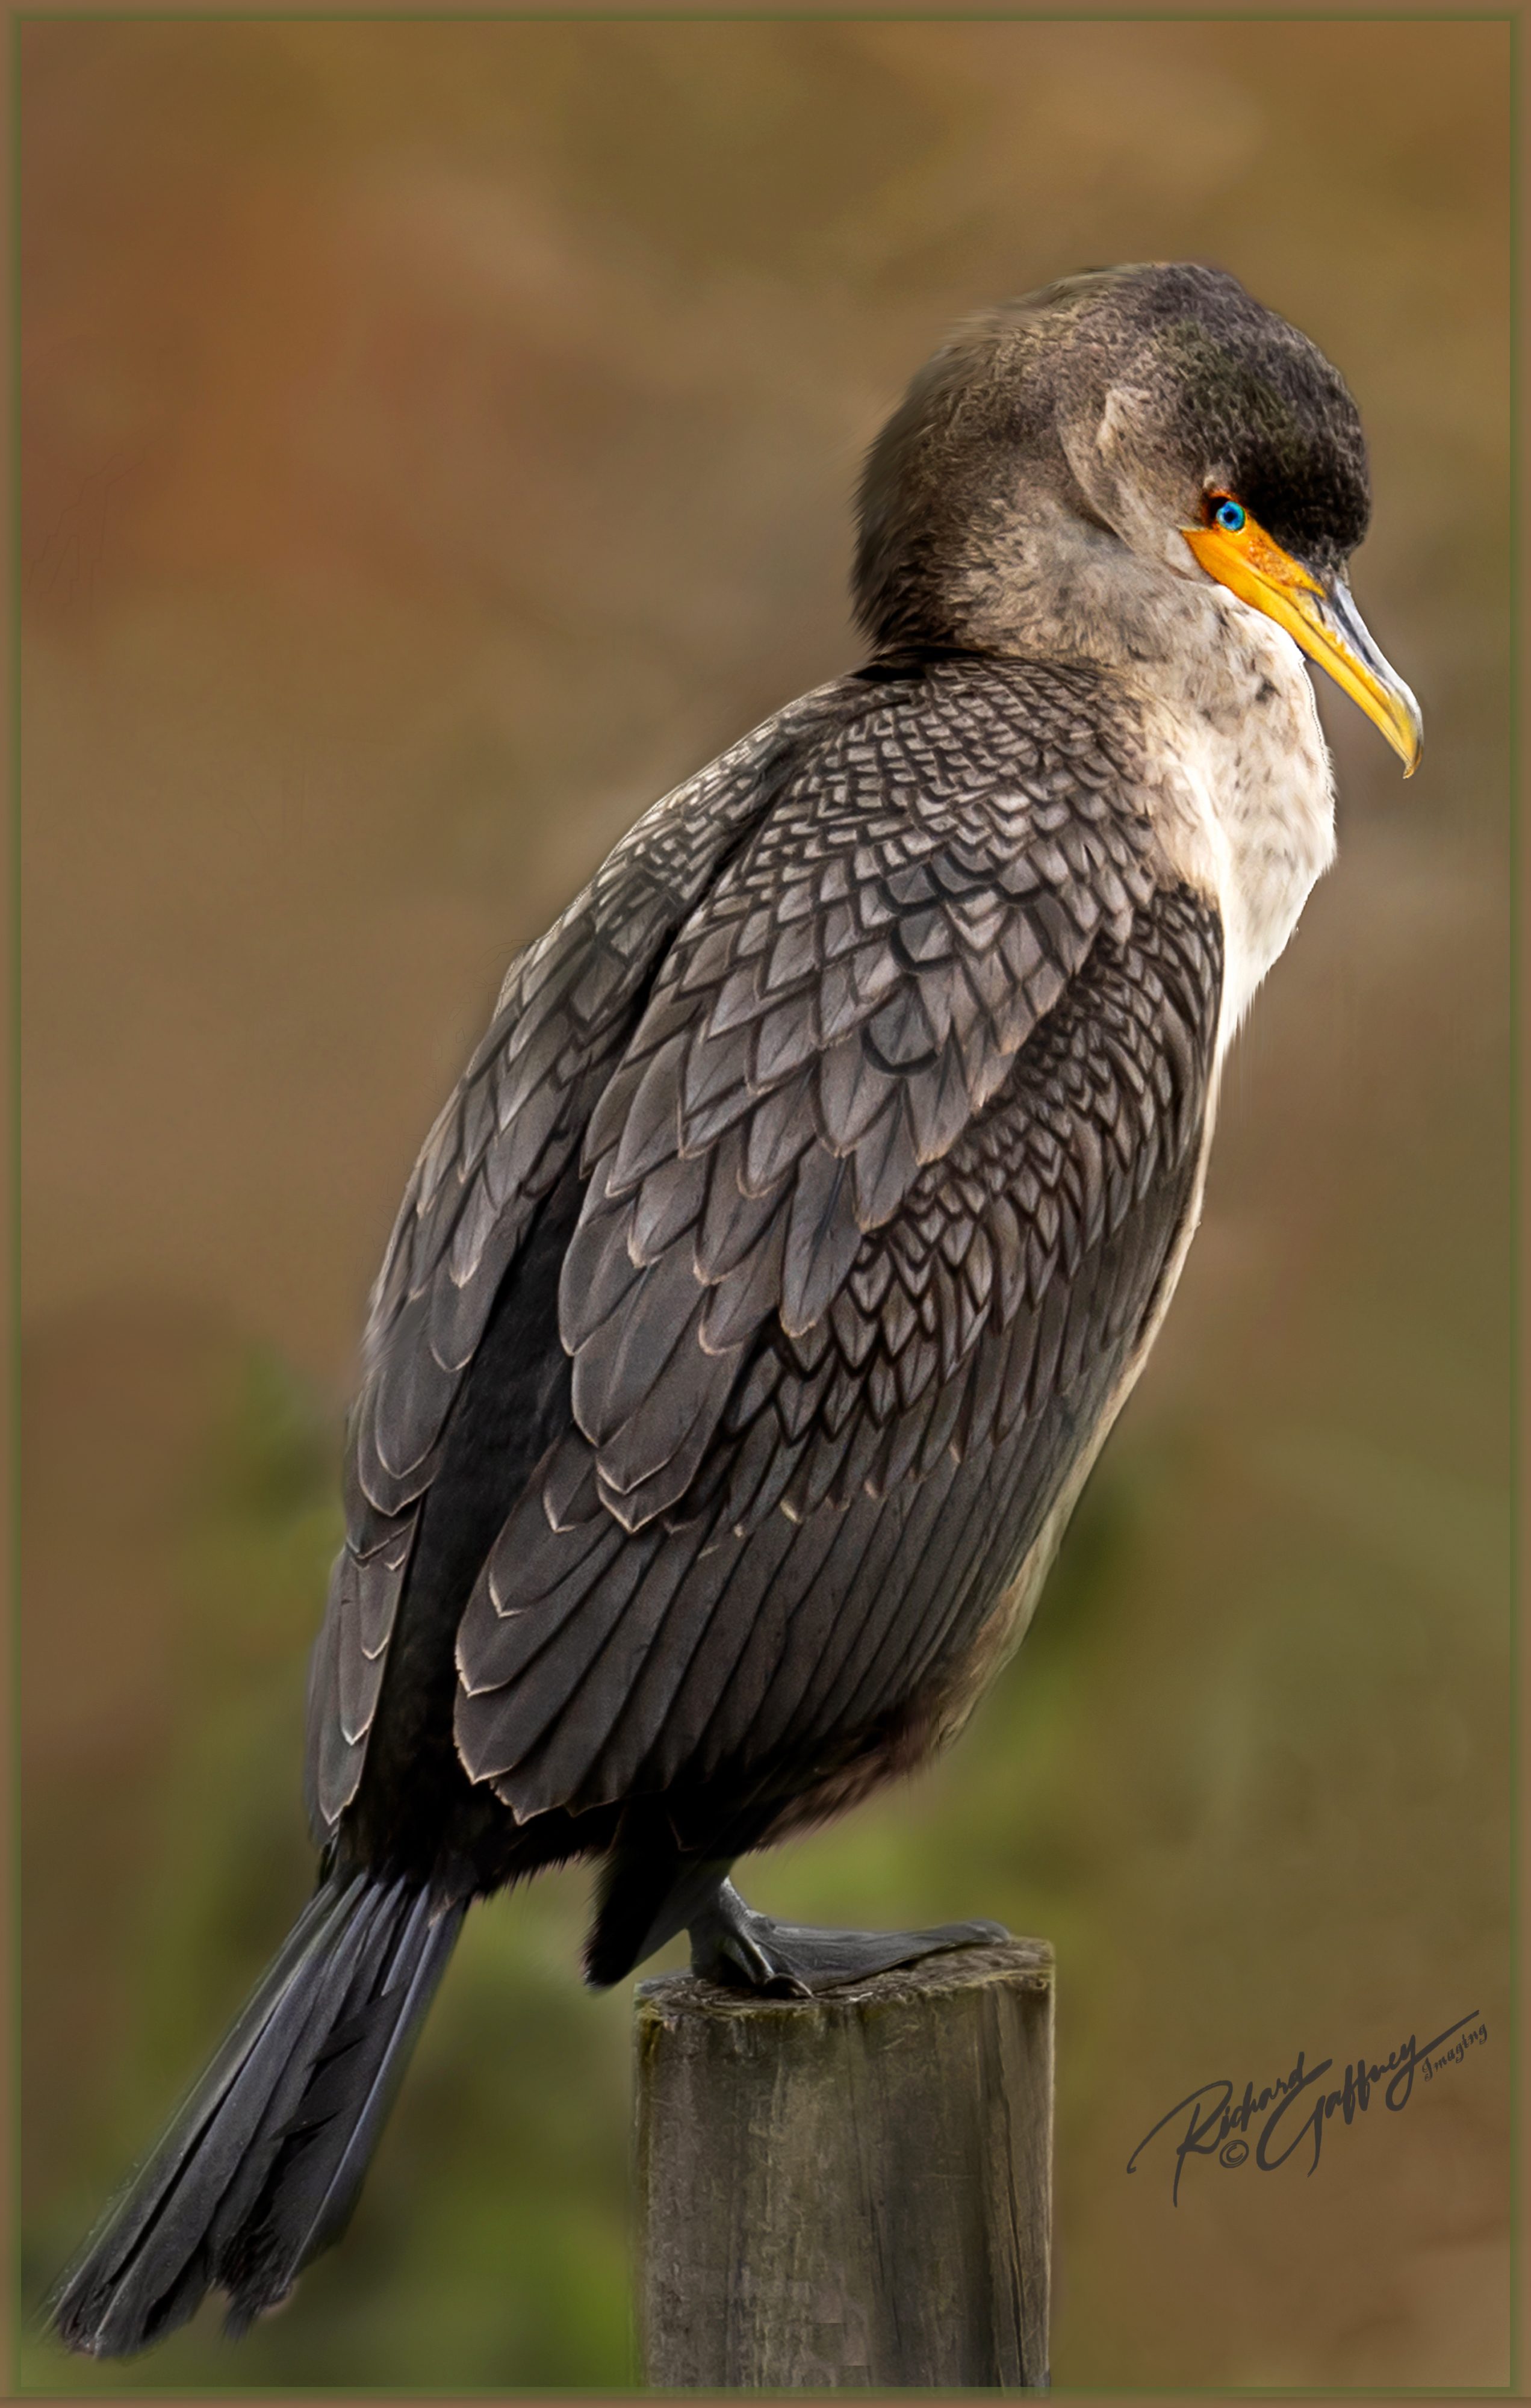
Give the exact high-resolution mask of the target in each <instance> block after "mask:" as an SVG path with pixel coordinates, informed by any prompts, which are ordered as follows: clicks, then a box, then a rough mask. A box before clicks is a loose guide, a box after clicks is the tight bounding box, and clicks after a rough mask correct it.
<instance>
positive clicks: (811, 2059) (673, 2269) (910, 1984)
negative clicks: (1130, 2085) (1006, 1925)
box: [637, 1940, 1052, 2390]
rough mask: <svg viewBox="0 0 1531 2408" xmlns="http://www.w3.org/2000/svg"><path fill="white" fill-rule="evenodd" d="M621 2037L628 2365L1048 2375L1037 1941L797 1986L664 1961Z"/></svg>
mask: <svg viewBox="0 0 1531 2408" xmlns="http://www.w3.org/2000/svg"><path fill="white" fill-rule="evenodd" d="M1051 2217H1052V1949H1051V1948H1050V1947H1049V1946H1048V1945H1047V1943H1046V1942H1045V1941H1038V1940H1013V1941H1007V1942H1002V1943H996V1944H994V1945H993V1946H987V1947H975V1948H960V1949H953V1950H952V1952H951V1954H950V1955H948V1956H944V1957H926V1958H925V1960H924V1961H923V1963H922V1964H918V1965H911V1966H907V1967H903V1968H901V1969H900V1970H899V1971H896V1972H893V1973H881V1974H879V1975H878V1976H877V1977H876V1979H875V1980H872V1981H868V1982H858V1983H855V1984H851V1985H847V1986H846V1987H845V1988H844V1989H839V1990H831V1991H828V1992H826V1993H825V1994H824V1995H823V1997H821V1998H816V1999H807V2000H794V1999H757V1998H751V1997H747V1996H745V1995H743V1994H742V1993H739V1992H737V1991H732V1990H723V1989H719V1988H716V1987H715V1986H714V1985H712V1984H711V1983H710V1982H699V1981H696V1980H694V1978H693V1977H692V1976H690V1975H689V1974H671V1975H668V1976H665V1977H663V1978H661V1979H660V1980H658V1981H651V1982H645V1983H643V1984H641V1985H640V1986H639V1989H638V1993H637V2295H638V2328H639V2346H640V2350H641V2353H642V2363H643V2370H644V2379H645V2381H646V2382H648V2383H650V2384H651V2385H654V2386H658V2387H659V2388H661V2389H666V2388H667V2389H681V2388H685V2389H692V2388H702V2389H751V2390H753V2389H780V2390H824V2389H829V2388H832V2387H836V2386H842V2385H861V2386H870V2387H874V2388H876V2387H881V2386H908V2385H924V2386H938V2387H942V2388H947V2387H956V2386H972V2385H995V2384H1004V2385H1006V2386H1015V2385H1028V2384H1030V2385H1044V2384H1045V2383H1046V2381H1047V2364H1048V2357H1047V2329H1048V2253H1049V2242H1050V2230H1051Z"/></svg>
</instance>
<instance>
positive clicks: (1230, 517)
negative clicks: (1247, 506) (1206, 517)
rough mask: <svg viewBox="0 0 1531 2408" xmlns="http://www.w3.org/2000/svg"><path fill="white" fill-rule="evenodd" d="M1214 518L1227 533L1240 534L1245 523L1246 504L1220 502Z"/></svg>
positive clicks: (1213, 514)
mask: <svg viewBox="0 0 1531 2408" xmlns="http://www.w3.org/2000/svg"><path fill="white" fill-rule="evenodd" d="M1212 518H1213V523H1214V524H1215V525H1217V526H1220V527H1221V528H1222V529H1223V533H1224V534H1225V535H1239V534H1241V533H1242V531H1243V525H1244V506H1243V504H1242V502H1219V504H1218V506H1217V509H1215V510H1214V511H1213V513H1212Z"/></svg>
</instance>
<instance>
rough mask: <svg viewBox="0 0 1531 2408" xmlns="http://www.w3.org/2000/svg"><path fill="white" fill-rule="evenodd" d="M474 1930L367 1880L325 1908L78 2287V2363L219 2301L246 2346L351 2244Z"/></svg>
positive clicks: (408, 1893)
mask: <svg viewBox="0 0 1531 2408" xmlns="http://www.w3.org/2000/svg"><path fill="white" fill-rule="evenodd" d="M463 1914H464V1909H463V1906H462V1905H461V1903H452V1904H448V1903H445V1902H443V1901H442V1900H440V1899H433V1898H432V1896H431V1894H430V1893H429V1892H428V1891H426V1890H424V1889H422V1888H420V1887H419V1886H418V1885H415V1884H412V1883H408V1882H402V1881H400V1882H391V1883H387V1882H379V1881H376V1880H374V1879H372V1878H371V1877H370V1876H368V1875H366V1874H362V1873H356V1874H352V1875H351V1876H349V1877H336V1878H333V1879H332V1880H330V1881H329V1882H327V1883H326V1884H325V1885H324V1886H323V1887H322V1889H320V1890H319V1891H318V1892H317V1893H316V1895H315V1896H314V1897H313V1898H312V1899H310V1901H309V1903H308V1907H307V1908H306V1909H305V1911H304V1913H303V1914H301V1915H300V1916H299V1917H298V1920H297V1922H296V1923H295V1924H294V1925H293V1929H292V1930H291V1931H290V1932H289V1934H288V1936H287V1939H286V1941H285V1942H284V1944H283V1946H282V1948H281V1950H280V1953H279V1955H278V1957H277V1958H276V1960H275V1962H274V1963H273V1964H272V1965H271V1966H270V1967H268V1969H267V1971H266V1972H265V1975H264V1976H263V1978H262V1980H261V1982H260V1984H259V1985H258V1986H257V1988H256V1989H255V1991H254V1994H253V1995H252V1997H251V1998H250V2001H249V2003H248V2004H247V2006H246V2007H245V2009H244V2012H243V2014H241V2015H240V2016H239V2018H238V2020H237V2022H236V2024H235V2026H234V2028H233V2030H232V2031H231V2032H230V2033H229V2036H228V2038H227V2040H226V2041H225V2042H224V2043H223V2045H222V2048H221V2049H220V2051H219V2053H218V2055H217V2057H215V2058H214V2059H213V2062H212V2064H211V2065H210V2066H209V2067H208V2069H207V2072H206V2073H205V2074H204V2075H203V2077H202V2080H201V2081H200V2082H199V2083H198V2084H197V2085H196V2088H195V2089H194V2090H193V2093H192V2095H191V2097H190V2098H189V2099H188V2100H187V2101H186V2103H185V2105H184V2106H183V2107H182V2108H181V2110H180V2113H179V2114H178V2115H177V2116H176V2118H175V2120H174V2122H173V2123H172V2124H171V2126H170V2128H169V2130H168V2131H167V2132H166V2134H165V2138H164V2140H163V2141H162V2142H161V2143H160V2145H159V2147H158V2149H157V2150H156V2151H155V2153H154V2155H153V2157H150V2160H149V2163H148V2164H147V2165H146V2166H145V2167H144V2168H143V2170H142V2171H141V2172H140V2173H139V2174H138V2175H137V2176H136V2179H135V2180H134V2181H133V2182H132V2183H131V2184H130V2185H129V2186H128V2187H127V2189H126V2190H125V2191H124V2192H123V2193H122V2196H121V2197H120V2198H119V2199H118V2200H115V2201H114V2202H113V2204H112V2206H111V2207H110V2208H109V2209H108V2211H107V2214H106V2216H105V2217H104V2219H103V2220H102V2222H101V2224H100V2225H99V2226H98V2227H97V2229H96V2230H95V2231H94V2232H93V2234H92V2236H91V2238H90V2240H89V2241H88V2242H87V2243H86V2245H85V2248H84V2249H83V2251H82V2252H81V2254H80V2256H79V2258H78V2259H77V2260H76V2262H75V2264H74V2265H73V2266H72V2267H71V2268H70V2269H69V2271H68V2272H67V2273H66V2274H65V2275H64V2279H63V2281H62V2282H61V2284H60V2286H59V2287H58V2290H57V2291H56V2293H55V2295H54V2297H53V2300H52V2301H51V2303H50V2313H51V2315H52V2320H53V2322H54V2324H55V2325H56V2327H57V2329H58V2332H59V2335H60V2338H61V2339H62V2340H63V2341H64V2342H65V2343H67V2344H68V2345H69V2347H70V2348H71V2349H82V2350H87V2351H89V2352H90V2353H91V2355H92V2356H93V2357H98V2358H122V2357H127V2356H129V2355H131V2353H132V2352H133V2351H135V2350H139V2349H144V2348H147V2347H148V2345H149V2344H150V2343H151V2342H156V2341H160V2340H162V2339H163V2338H164V2336H165V2334H166V2333H168V2332H172V2331H173V2330H174V2329H175V2328H176V2326H177V2325H179V2324H183V2323H184V2322H185V2320H186V2318H187V2317H188V2316H190V2315H193V2313H194V2312H195V2310H196V2308H197V2306H198V2304H199V2302H200V2301H201V2300H202V2299H203V2297H204V2295H205V2294H206V2293H207V2291H208V2290H209V2289H212V2288H214V2287H218V2288H221V2289H223V2290H226V2291H227V2292H228V2293H229V2294H230V2310H229V2329H230V2330H231V2331H234V2332H243V2331H244V2329H246V2327H247V2326H248V2325H249V2324H250V2320H251V2318H252V2317H254V2316H256V2315H259V2314H260V2312H261V2311H262V2309H263V2308H268V2307H274V2306H275V2305H276V2303H277V2301H278V2300H280V2299H282V2298H283V2297H284V2296H285V2294H286V2293H287V2292H288V2291H289V2290H290V2289H291V2288H292V2286H293V2280H294V2279H295V2277H296V2275H297V2274H298V2272H300V2270H301V2269H302V2268H303V2267H304V2266H306V2265H307V2264H308V2260H309V2258H311V2257H317V2256H318V2254H319V2252H320V2251H321V2250H322V2249H323V2248H324V2247H325V2246H326V2245H327V2244H328V2243H330V2242H332V2241H334V2240H336V2238H337V2236H338V2235H339V2233H340V2232H341V2230H342V2229H344V2226H345V2223H346V2219H347V2217H348V2216H349V2214H350V2213H351V2208H352V2207H353V2205H354V2204H355V2200H356V2194H357V2192H358V2190H359V2189H360V2187H361V2183H362V2176H363V2174H364V2173H365V2171H366V2166H367V2160H368V2158H369V2157H371V2155H372V2151H373V2149H374V2148H375V2146H376V2145H377V2141H378V2136H379V2133H380V2131H381V2129H382V2126H383V2121H384V2118H385V2117H386V2115H387V2113H388V2110H389V2107H390V2106H391V2105H392V2103H393V2095H394V2092H395V2091H396V2089H397V2087H398V2084H399V2081H400V2078H401V2076H402V2075H403V2072H404V2069H405V2067H406V2065H407V2064H408V2058H409V2052H410V2050H411V2048H412V2047H413V2045H414V2041H415V2037H416V2034H417V2033H418V2031H419V2028H420V2026H421V2023H422V2020H423V2018H424V2014H425V2010H426V2008H427V2007H428V2006H429V2004H430V2002H431V1998H432V1996H433V1994H434V1992H435V1989H436V1984H437V1982H438V1981H439V1980H440V1978H441V1975H442V1972H443V1971H444V1970H445V1968H446V1963H447V1959H448V1957H450V1956H451V1951H452V1944H453V1942H455V1940H456V1938H457V1933H458V1930H459V1928H460V1927H461V1924H462V1920H463Z"/></svg>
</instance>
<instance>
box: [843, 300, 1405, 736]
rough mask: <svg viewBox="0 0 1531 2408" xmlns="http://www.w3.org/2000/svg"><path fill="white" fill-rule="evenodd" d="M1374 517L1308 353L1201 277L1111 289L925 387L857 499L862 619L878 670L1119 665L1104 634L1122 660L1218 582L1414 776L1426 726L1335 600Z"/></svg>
mask: <svg viewBox="0 0 1531 2408" xmlns="http://www.w3.org/2000/svg"><path fill="white" fill-rule="evenodd" d="M1370 506H1371V495H1370V483H1369V480H1368V476H1367V471H1366V442H1365V438H1364V437H1363V435H1362V432H1361V421H1360V417H1359V415H1358V413H1357V411H1356V408H1355V404H1354V402H1353V401H1352V398H1351V395H1350V394H1349V392H1348V391H1347V389H1346V386H1345V383H1344V381H1343V380H1342V379H1341V377H1340V376H1339V374H1338V370H1337V369H1336V368H1334V367H1332V366H1330V364H1329V362H1328V361H1327V360H1326V359H1325V358H1324V355H1323V353H1322V352H1321V351H1318V349H1317V348H1316V347H1315V346H1314V345H1313V344H1312V343H1310V342H1309V340H1308V338H1307V337H1306V336H1305V335H1300V334H1299V333H1298V332H1297V331H1296V329H1295V327H1293V326H1290V325H1288V324H1287V323H1286V322H1285V320H1284V319H1281V318H1279V317H1277V316H1276V315H1275V313H1274V312H1273V311H1271V310H1269V309H1266V308H1262V307H1261V306H1260V304H1259V303H1258V302H1257V301H1254V300H1252V298H1251V297H1250V295H1249V294H1247V293H1246V292H1245V291H1244V289H1243V287H1242V285H1241V284H1239V283H1238V281H1237V279H1235V278H1234V277H1232V276H1227V275H1224V274H1223V273H1221V272H1220V271H1218V270H1216V269H1213V268H1209V267H1200V266H1166V267H1158V266H1149V267H1120V268H1107V269H1101V270H1097V271H1095V272H1092V273H1090V274H1088V275H1083V276H1076V277H1070V278H1068V279H1066V280H1064V281H1063V282H1061V283H1058V284H1052V285H1049V286H1047V287H1046V288H1045V289H1044V290H1043V291H1042V292H1039V293H1035V294H1028V295H1027V296H1026V297H1025V298H1024V299H1023V300H1021V301H1017V302H1014V303H1012V304H1010V305H1009V307H1008V308H1003V309H998V310H994V311H992V312H989V313H987V314H986V315H984V316H983V317H981V318H980V319H977V320H974V321H973V322H970V323H969V324H967V325H966V326H964V327H962V328H961V329H959V331H958V332H957V334H956V335H954V336H953V337H952V340H951V341H950V342H948V343H947V344H946V345H945V346H944V347H943V348H942V350H940V351H938V352H937V354H936V356H935V358H934V359H933V360H931V361H930V362H929V363H928V365H927V366H925V367H924V368H923V369H922V370H921V372H920V374H919V375H918V376H917V377H916V378H915V380H914V382H913V384H912V385H911V386H910V388H909V393H908V394H907V395H906V397H905V399H904V402H903V403H902V405H901V407H900V408H899V409H897V410H896V411H895V412H894V416H893V418H892V419H891V420H890V421H889V423H888V424H887V426H886V427H885V428H884V429H883V431H882V433H881V435H880V437H879V438H878V440H877V442H876V443H875V444H874V445H873V447H872V450H871V452H870V454H869V456H868V459H867V463H866V473H865V475H864V477H863V480H862V486H861V494H860V510H861V533H860V542H859V546H858V551H857V558H856V570H855V596H856V608H857V615H858V617H859V618H860V620H861V622H862V624H863V625H864V626H865V627H866V630H867V632H868V633H869V634H870V635H871V636H872V637H873V638H874V639H875V640H876V641H878V642H879V643H880V644H883V645H888V646H899V645H906V644H909V643H911V642H913V643H920V642H925V643H932V642H934V643H937V644H957V645H969V644H971V645H977V646H978V647H980V648H982V649H996V650H1001V651H1003V650H1008V649H1017V650H1021V651H1028V652H1029V651H1032V650H1034V649H1037V648H1058V649H1061V650H1063V651H1068V650H1071V649H1074V650H1080V649H1082V650H1083V651H1085V652H1092V653H1095V655H1096V656H1099V657H1109V656H1110V653H1109V643H1108V640H1107V639H1108V637H1109V634H1110V633H1111V632H1112V631H1111V628H1110V626H1109V623H1110V622H1112V620H1113V615H1117V616H1118V617H1119V618H1120V620H1121V622H1122V623H1123V624H1127V623H1130V624H1129V625H1128V632H1127V634H1126V638H1125V641H1126V644H1127V649H1128V652H1129V654H1130V653H1131V652H1132V651H1133V648H1134V646H1135V645H1141V644H1142V642H1143V641H1144V640H1145V631H1147V638H1148V639H1149V640H1152V627H1153V624H1154V622H1155V618H1156V616H1157V619H1158V620H1159V621H1160V622H1161V623H1163V624H1169V623H1171V622H1174V621H1176V619H1177V616H1178V614H1177V612H1176V610H1175V609H1174V602H1175V598H1176V594H1177V590H1179V591H1180V594H1181V595H1182V596H1183V588H1184V585H1185V582H1186V581H1192V582H1201V581H1205V580H1207V579H1212V580H1214V581H1216V582H1217V583H1218V584H1219V585H1221V586H1223V587H1224V588H1226V589H1227V590H1228V591H1229V592H1230V593H1232V594H1234V595H1237V596H1238V599H1239V600H1240V601H1241V602H1243V603H1245V604H1248V605H1249V606H1251V607H1252V609H1256V610H1258V611H1261V612H1263V613H1264V614H1265V616H1266V618H1268V619H1270V620H1272V621H1274V622H1275V624H1277V625H1278V626H1280V627H1282V628H1284V629H1285V631H1286V633H1287V634H1288V635H1289V636H1291V637H1292V638H1295V641H1296V642H1297V643H1298V644H1299V645H1300V646H1301V647H1302V649H1303V651H1304V652H1307V653H1308V654H1309V656H1310V657H1311V658H1312V659H1313V660H1315V661H1316V662H1318V663H1319V665H1320V666H1321V667H1323V668H1324V669H1326V670H1327V671H1328V672H1329V674H1330V676H1331V677H1333V678H1334V679H1335V681H1337V683H1338V684H1339V685H1340V686H1341V687H1342V688H1343V689H1344V691H1345V692H1346V693H1347V694H1349V695H1351V696H1352V699H1353V700H1354V701H1356V702H1357V703H1359V704H1360V706H1361V708H1362V710H1365V711H1366V714H1367V716H1368V717H1369V718H1371V719H1372V720H1374V721H1375V722H1376V724H1377V725H1378V726H1379V727H1380V728H1381V731H1382V733H1383V735H1384V736H1385V737H1386V738H1387V739H1388V741H1389V743H1390V744H1391V745H1392V746H1393V747H1394V749H1395V751H1396V752H1397V753H1399V754H1400V755H1401V757H1402V759H1403V761H1404V763H1405V768H1406V774H1407V773H1408V772H1410V771H1412V769H1413V767H1414V766H1415V764H1416V763H1417V761H1418V759H1419V756H1420V749H1421V740H1422V728H1421V720H1420V712H1419V707H1418V705H1417V703H1416V702H1415V700H1414V697H1413V695H1411V694H1410V693H1409V688H1408V687H1407V686H1406V685H1405V684H1404V682H1403V681H1402V679H1401V678H1399V677H1398V676H1397V675H1396V673H1395V670H1394V669H1393V668H1392V667H1390V666H1389V664H1388V662H1387V661H1386V660H1385V659H1384V658H1383V656H1382V654H1381V652H1380V651H1379V649H1378V647H1377V645H1376V644H1375V643H1374V642H1373V640H1372V638H1371V637H1370V635H1369V634H1368V633H1367V631H1366V626H1365V625H1364V624H1363V622H1362V620H1361V617H1360V614H1359V613H1358V611H1357V610H1356V608H1355V605H1354V603H1353V602H1352V599H1351V595H1350V589H1349V586H1348V585H1347V583H1346V578H1345V570H1346V565H1347V563H1348V561H1349V558H1350V555H1351V553H1352V552H1353V551H1354V549H1355V547H1356V546H1357V544H1358V543H1359V542H1360V541H1361V538H1362V537H1363V536H1364V535H1365V533H1366V522H1367V519H1368V516H1369V514H1370ZM1156 596H1157V597H1158V603H1159V606H1160V607H1159V608H1158V609H1157V612H1156V609H1155V597H1156ZM1095 634H1098V635H1099V638H1100V641H1099V643H1098V644H1097V643H1095V642H1093V641H1092V637H1093V635H1095Z"/></svg>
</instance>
